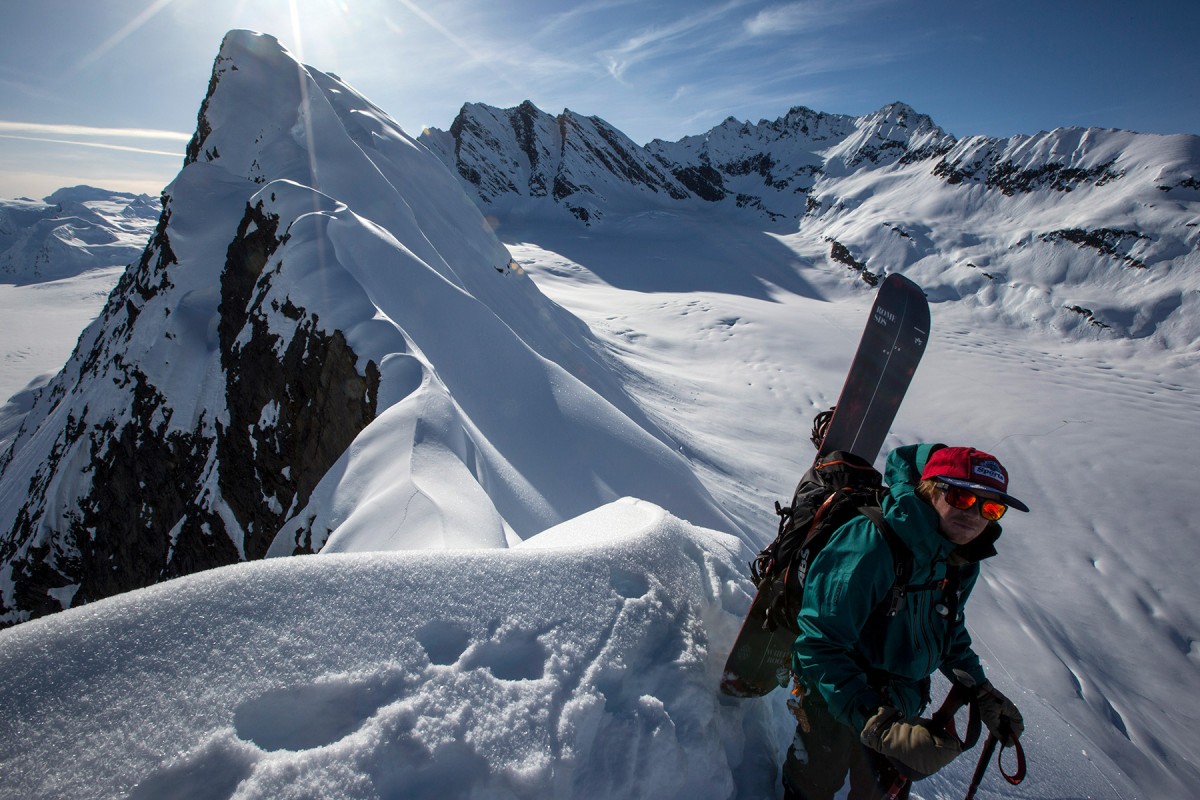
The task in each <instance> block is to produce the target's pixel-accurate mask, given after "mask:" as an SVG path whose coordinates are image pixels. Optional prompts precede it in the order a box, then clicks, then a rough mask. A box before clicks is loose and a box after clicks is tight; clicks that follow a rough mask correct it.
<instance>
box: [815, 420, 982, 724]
mask: <svg viewBox="0 0 1200 800" xmlns="http://www.w3.org/2000/svg"><path fill="white" fill-rule="evenodd" d="M937 447H938V445H933V444H922V445H910V446H907V447H899V448H897V449H895V450H893V451H892V452H891V453H890V454H889V455H888V459H887V466H886V467H885V469H884V480H885V481H886V483H887V484H888V486H889V487H890V488H889V492H888V495H887V496H885V497H884V499H883V513H884V517H885V518H886V519H887V521H888V523H889V524H890V525H891V527H892V528H893V530H895V531H896V533H897V534H899V536H900V538H901V539H902V540H903V541H904V543H905V544H906V545H908V547H909V549H910V550H911V551H912V553H913V568H912V576H911V578H910V579H909V584H910V585H913V586H920V585H923V584H932V583H934V582H938V581H941V580H943V579H944V578H946V576H947V574H948V572H949V570H953V569H957V570H961V572H960V578H959V592H960V594H959V602H958V613H957V614H956V615H955V619H953V620H948V617H947V616H945V615H943V614H940V613H939V611H938V607H939V606H941V607H942V608H943V609H945V608H946V604H945V603H944V601H945V599H946V597H945V593H944V592H943V591H941V590H938V589H927V590H923V591H913V592H910V593H909V594H908V595H907V597H906V598H905V600H904V606H903V608H902V609H901V610H900V612H899V614H897V615H896V616H895V617H892V618H890V619H888V618H884V617H883V616H882V615H880V614H876V613H873V612H875V610H876V608H877V607H878V606H879V604H880V603H881V602H882V601H883V600H884V599H885V598H886V597H887V596H888V594H889V593H890V591H891V588H892V586H893V584H894V582H895V567H894V564H895V561H894V559H893V557H892V551H891V549H890V548H889V547H888V544H887V540H886V539H884V537H883V534H882V533H880V532H879V530H878V529H877V528H876V527H875V525H874V524H873V523H872V522H871V521H870V520H868V519H867V518H866V517H861V516H860V517H857V518H855V519H853V520H851V521H850V522H847V523H846V524H845V525H843V526H842V527H841V528H839V529H838V530H837V531H835V532H834V534H833V536H832V537H831V538H830V540H829V543H828V544H827V545H825V547H824V548H822V549H821V551H820V552H819V553H818V554H817V556H816V557H815V558H814V559H813V562H812V564H811V566H810V567H809V572H808V576H807V580H806V584H805V588H804V602H803V605H802V607H801V610H800V614H799V617H798V622H799V625H800V635H799V636H798V637H797V638H796V644H795V647H794V649H793V652H792V667H793V669H794V671H795V672H796V674H797V675H801V676H802V677H803V680H804V682H805V684H806V685H807V686H808V687H809V689H810V690H812V689H815V690H816V691H818V692H819V693H820V695H821V696H822V697H823V698H824V699H825V702H826V704H827V705H828V706H829V710H830V711H831V712H832V713H833V715H834V717H836V718H837V719H839V720H840V721H841V722H843V723H845V724H847V725H850V726H851V727H852V728H853V729H854V730H856V731H857V730H862V728H863V727H864V726H865V725H866V722H867V719H869V718H870V717H871V716H872V715H874V714H875V712H876V710H877V709H878V708H879V707H880V706H883V705H891V706H895V707H896V708H898V709H899V710H900V711H902V712H903V713H904V714H905V716H907V717H913V716H917V715H919V714H920V713H921V712H922V711H923V710H924V706H925V704H926V703H927V702H928V697H927V691H926V688H925V687H926V686H927V684H926V683H925V679H926V678H928V677H929V676H930V675H932V674H933V673H934V672H935V671H937V670H941V671H942V672H943V673H944V674H946V675H947V676H950V675H951V674H952V672H953V671H954V670H962V671H965V672H966V673H967V674H969V675H970V676H971V677H972V678H974V679H975V680H976V681H977V682H978V683H980V684H982V683H983V681H984V673H983V667H982V666H981V665H980V663H979V657H978V656H976V655H975V652H974V651H973V650H972V649H971V637H970V635H969V634H968V633H967V627H966V623H965V621H964V618H963V614H962V611H963V607H964V605H965V603H966V600H967V597H968V596H969V595H970V593H971V589H972V588H973V587H974V586H975V581H976V580H977V579H978V577H979V563H978V562H979V560H980V559H982V558H987V557H988V556H991V555H995V553H996V551H995V548H994V547H993V546H992V545H993V544H994V543H995V541H996V538H997V537H998V536H999V535H1000V526H999V525H998V524H996V523H992V524H991V525H989V526H988V529H987V530H986V531H984V533H983V534H981V535H980V536H979V537H978V538H977V539H976V540H975V541H973V542H971V543H970V545H968V546H966V547H962V548H959V547H956V546H955V545H954V544H953V543H952V542H950V541H949V540H948V539H945V538H944V537H943V536H942V535H941V534H940V533H938V516H937V512H936V511H934V509H933V507H932V506H930V505H929V504H928V503H926V502H925V501H924V500H922V499H921V498H920V497H918V496H917V495H916V488H917V484H918V483H919V482H920V477H921V472H922V470H923V469H924V467H925V462H926V461H927V460H928V458H929V455H930V453H931V452H932V451H933V450H934V449H936V448H937Z"/></svg>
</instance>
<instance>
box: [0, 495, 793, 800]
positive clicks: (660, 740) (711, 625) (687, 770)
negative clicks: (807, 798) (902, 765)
mask: <svg viewBox="0 0 1200 800" xmlns="http://www.w3.org/2000/svg"><path fill="white" fill-rule="evenodd" d="M746 557H748V553H747V551H746V549H745V546H744V545H743V544H742V543H741V542H740V541H739V540H738V539H736V538H734V537H731V536H728V535H723V534H718V533H716V532H713V531H702V530H699V529H696V528H693V527H691V526H689V525H687V524H685V523H682V522H681V521H679V520H677V519H675V518H672V517H671V516H669V515H667V514H665V512H663V511H662V510H661V509H658V508H656V507H654V506H651V505H649V504H646V503H641V502H635V501H621V502H618V503H615V504H612V505H610V506H607V507H605V508H603V509H600V510H598V511H596V512H594V513H591V514H588V515H585V516H584V517H582V518H580V519H577V520H574V521H572V522H571V523H568V524H566V525H563V526H560V527H558V528H555V529H552V530H549V531H546V532H543V533H540V534H538V535H537V536H534V537H532V538H531V539H530V540H529V541H527V542H526V543H524V544H522V545H521V546H518V547H516V548H513V549H511V550H490V551H488V550H465V551H459V552H454V553H440V554H439V553H433V552H423V553H408V554H400V553H374V554H356V555H339V556H318V557H312V558H295V559H278V560H270V561H267V562H263V563H258V564H252V565H250V564H248V565H240V566H237V567H233V568H228V569H224V570H217V571H211V572H208V573H205V574H203V575H199V576H193V577H190V578H186V579H181V580H179V581H174V582H171V583H169V584H164V585H162V586H159V587H155V588H152V589H149V590H144V591H139V592H133V593H129V594H126V595H123V596H121V597H119V598H114V599H111V600H108V601H104V602H100V603H95V604H92V605H90V606H88V607H86V608H83V609H77V610H74V611H72V612H68V613H65V614H60V615H56V616H55V617H53V618H51V619H47V620H41V621H38V622H34V623H30V624H26V625H22V626H19V627H17V628H14V629H12V630H9V631H5V632H4V633H0V667H2V668H3V670H4V674H5V681H4V682H3V684H0V697H2V698H3V699H2V701H0V702H2V703H3V706H4V708H5V709H6V713H5V714H4V715H3V717H2V718H0V774H3V775H4V776H5V777H4V787H5V793H6V794H11V795H12V796H21V797H28V798H35V797H52V796H58V797H84V796H87V797H91V798H95V800H102V798H117V797H125V796H128V797H132V798H139V800H149V798H168V797H181V796H192V795H195V794H202V795H203V796H209V797H231V796H236V797H239V798H252V797H262V798H279V797H288V796H298V795H307V796H320V797H368V796H371V797H397V796H404V797H408V798H414V800H415V799H417V798H426V797H428V798H434V797H439V798H440V797H446V796H464V797H465V796H468V795H471V796H477V797H516V796H520V797H543V798H551V797H562V798H568V797H589V798H606V797H613V798H617V797H620V798H626V797H664V796H684V795H688V794H690V795H691V796H695V797H722V796H727V795H729V794H730V793H731V792H732V791H733V788H734V780H735V776H736V774H737V773H738V771H739V770H740V769H743V768H745V767H747V766H748V765H749V763H750V762H753V761H754V760H755V759H757V758H758V757H759V756H758V755H757V754H756V752H755V748H757V747H759V746H760V745H761V742H760V741H759V740H758V739H756V738H749V739H748V738H747V737H761V736H762V735H763V733H762V732H761V731H759V732H756V730H755V729H756V727H761V726H764V725H767V723H769V722H770V715H769V713H768V711H767V709H766V708H765V704H762V703H734V702H728V701H723V700H721V699H720V698H719V696H718V695H717V694H716V693H715V692H714V691H713V687H714V686H715V684H716V678H717V674H718V672H719V670H720V669H721V664H722V660H723V655H724V654H723V652H722V651H723V648H724V647H725V646H726V645H727V643H728V642H729V641H731V640H732V636H733V631H734V628H735V626H736V625H737V623H738V621H739V620H740V615H741V612H742V611H743V610H744V609H745V607H746V606H747V604H748V600H749V598H748V597H747V595H746V593H745V591H744V587H743V584H742V581H741V580H740V578H739V568H740V563H741V561H743V560H744V559H745V558H746ZM133 743H136V746H134V744H133ZM65 764H69V765H70V766H69V767H67V768H64V765H65ZM773 782H774V776H773V775H771V774H766V775H763V776H761V778H760V783H761V784H762V786H763V787H764V788H765V787H767V786H770V785H771V784H772V783H773Z"/></svg>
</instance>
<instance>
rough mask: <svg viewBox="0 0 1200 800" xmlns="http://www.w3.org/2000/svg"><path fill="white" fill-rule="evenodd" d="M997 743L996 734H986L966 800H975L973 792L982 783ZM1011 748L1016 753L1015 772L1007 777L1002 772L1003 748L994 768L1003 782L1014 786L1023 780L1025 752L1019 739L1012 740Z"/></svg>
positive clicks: (998, 740) (998, 741)
mask: <svg viewBox="0 0 1200 800" xmlns="http://www.w3.org/2000/svg"><path fill="white" fill-rule="evenodd" d="M999 743H1000V738H999V737H998V736H996V734H994V733H989V734H988V737H987V739H986V740H985V741H984V743H983V752H981V753H980V754H979V763H978V764H976V765H975V774H974V775H972V776H971V786H970V788H968V789H967V797H966V800H975V792H976V791H978V790H979V784H980V782H982V781H983V774H984V773H985V772H987V768H988V762H989V761H991V759H992V753H994V752H995V751H996V745H998V744H999ZM1007 746H1008V745H1006V747H1007ZM1011 746H1012V748H1013V749H1015V750H1016V751H1017V770H1016V772H1014V773H1013V774H1012V775H1009V774H1008V773H1007V772H1005V771H1004V762H1003V760H1002V759H1003V758H1004V748H1000V755H999V756H997V758H996V767H997V768H998V769H999V770H1000V774H1001V775H1003V776H1004V780H1006V781H1008V782H1009V783H1011V784H1012V785H1013V786H1016V785H1017V784H1018V783H1020V782H1021V781H1023V780H1025V750H1024V748H1022V747H1021V741H1020V740H1019V739H1013V743H1012V745H1011Z"/></svg>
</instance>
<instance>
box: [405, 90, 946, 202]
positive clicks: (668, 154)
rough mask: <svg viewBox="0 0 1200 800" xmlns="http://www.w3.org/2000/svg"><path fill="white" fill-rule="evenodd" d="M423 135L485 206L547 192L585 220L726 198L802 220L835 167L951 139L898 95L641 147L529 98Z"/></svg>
mask: <svg viewBox="0 0 1200 800" xmlns="http://www.w3.org/2000/svg"><path fill="white" fill-rule="evenodd" d="M423 139H424V141H425V142H426V143H427V144H428V145H430V147H431V148H432V149H434V150H435V151H437V152H438V153H440V154H441V155H442V157H443V159H445V160H446V162H447V163H448V164H449V165H450V166H452V167H453V168H454V169H456V170H457V171H458V173H459V175H461V176H462V178H463V180H464V181H465V183H466V184H467V185H468V186H469V187H471V189H472V191H473V192H474V193H475V194H476V195H477V196H478V198H479V200H480V202H481V204H482V205H483V206H484V207H485V208H488V209H494V210H500V211H504V210H510V209H512V208H514V207H520V206H519V204H516V203H514V202H513V201H514V199H516V198H528V199H547V201H553V202H554V203H556V204H558V206H560V207H562V208H565V209H566V210H567V211H569V212H570V213H571V214H573V215H574V216H575V217H576V218H577V219H579V220H580V221H581V222H584V223H587V224H590V223H593V222H595V221H597V220H598V219H600V218H602V217H603V216H604V215H605V214H606V213H608V212H610V211H611V210H613V209H617V210H620V209H622V204H623V203H628V202H636V203H638V204H639V207H646V206H660V207H671V206H673V205H676V204H678V203H685V204H690V205H693V206H699V207H702V206H704V205H706V204H724V205H728V206H731V207H733V208H739V209H750V211H751V213H752V214H753V215H755V216H757V217H760V218H765V219H767V220H769V221H780V220H785V219H786V220H792V221H795V220H796V219H797V218H798V217H799V216H800V215H802V214H803V213H804V212H805V210H806V209H807V208H808V203H807V196H808V193H809V192H810V191H811V190H812V188H813V186H814V184H815V183H816V181H817V180H818V179H819V178H820V177H821V176H822V175H824V174H826V172H828V171H830V170H833V171H834V172H837V173H839V174H844V173H845V172H847V171H849V170H852V169H854V168H858V167H861V166H864V165H866V166H880V165H886V164H890V163H893V162H895V161H898V160H900V159H903V158H909V159H923V158H931V157H933V156H934V155H940V154H941V153H943V152H945V151H946V150H948V149H949V148H950V147H951V146H952V145H953V143H954V139H953V137H950V136H948V135H947V134H946V133H944V132H943V131H942V130H941V129H939V128H937V126H936V125H934V124H933V122H932V120H930V119H929V117H927V116H924V115H922V114H918V113H916V112H915V111H913V110H912V109H911V108H908V107H907V106H904V105H903V104H899V103H897V104H893V105H891V106H887V107H885V108H884V109H882V110H880V111H879V112H877V113H875V114H872V115H869V116H866V117H860V118H854V117H848V116H843V115H832V114H822V113H819V112H816V111H812V110H810V109H807V108H794V109H792V110H791V111H789V112H788V113H787V114H786V115H785V116H783V117H781V118H779V119H777V120H774V121H765V120H764V121H760V122H759V123H758V124H756V125H752V124H750V123H748V122H739V121H737V120H735V119H733V118H730V119H727V120H726V121H725V122H723V123H722V124H721V125H718V126H717V127H716V128H713V129H712V130H711V131H709V132H708V133H706V134H702V135H699V136H689V137H685V138H684V139H681V140H679V141H678V142H664V141H662V140H657V139H656V140H654V141H653V142H650V143H649V144H647V145H646V146H645V147H639V146H637V145H635V144H634V143H633V142H632V141H630V140H629V138H628V137H626V136H624V135H623V134H621V133H620V132H619V131H617V130H616V129H615V128H613V127H612V126H611V125H609V124H608V123H606V122H604V121H603V120H601V119H598V118H596V117H581V116H579V115H577V114H573V113H572V112H570V111H564V112H563V113H562V114H561V115H559V116H558V117H557V118H552V117H550V116H549V115H548V114H545V113H544V112H542V111H539V110H538V109H537V108H536V107H535V106H534V105H533V104H532V103H530V102H528V101H526V102H525V103H522V104H521V105H520V106H518V107H517V108H512V109H507V110H501V109H496V108H492V107H490V106H486V105H480V104H468V105H465V106H463V108H462V111H460V112H459V115H458V118H457V119H456V120H455V122H454V124H453V125H452V126H451V128H450V131H449V133H448V134H447V133H443V132H441V131H436V130H434V131H429V132H428V133H427V134H425V136H424V137H423ZM543 205H545V204H543ZM626 207H627V206H626Z"/></svg>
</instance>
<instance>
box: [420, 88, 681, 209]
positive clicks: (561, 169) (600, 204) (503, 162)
mask: <svg viewBox="0 0 1200 800" xmlns="http://www.w3.org/2000/svg"><path fill="white" fill-rule="evenodd" d="M422 138H423V141H424V142H425V143H426V144H427V145H429V146H430V148H431V149H433V150H434V151H435V152H437V153H439V154H440V155H441V156H442V158H443V160H445V161H446V163H447V164H448V165H449V166H451V167H452V168H453V169H454V170H455V171H457V172H458V174H459V175H460V176H461V177H462V179H463V181H464V182H465V183H466V184H467V185H468V186H470V187H471V190H472V191H473V193H475V194H476V195H477V196H478V197H479V199H480V201H481V202H482V203H483V205H484V206H485V207H492V206H496V207H500V206H511V205H512V204H513V201H514V200H518V199H522V198H528V199H535V200H536V199H543V198H549V199H551V200H552V201H553V202H554V203H555V204H557V205H558V206H559V207H561V208H563V209H565V210H567V211H568V212H569V213H571V214H572V215H573V216H574V217H575V218H577V219H578V220H580V221H581V222H584V223H590V222H593V221H595V220H597V219H599V218H600V217H602V216H603V215H604V213H605V210H606V209H607V208H608V207H609V206H610V205H612V204H617V205H619V204H620V202H621V201H625V200H627V199H630V198H632V201H633V202H637V203H643V204H645V203H651V204H653V203H654V202H655V200H656V199H658V198H667V199H670V200H684V199H686V198H688V197H689V194H688V192H687V190H686V189H685V188H684V187H683V186H682V185H681V184H680V183H679V182H678V181H677V180H676V179H674V178H673V177H672V176H671V175H670V174H669V173H668V172H667V171H666V170H665V169H663V166H662V165H661V164H660V163H658V162H657V161H656V160H655V159H653V158H651V157H650V156H649V154H647V153H646V152H645V151H644V150H643V148H640V147H638V146H637V145H636V144H634V143H633V142H632V141H631V140H630V139H629V138H628V137H627V136H625V135H624V134H623V133H621V132H620V131H618V130H617V129H616V128H614V127H612V126H611V125H609V124H608V123H606V122H605V121H604V120H601V119H599V118H597V117H581V116H579V115H578V114H575V113H573V112H571V111H569V110H568V111H564V112H563V113H562V114H559V115H558V116H557V117H553V116H551V115H549V114H547V113H545V112H543V111H541V110H540V109H538V108H537V107H536V106H534V105H533V103H531V102H529V101H525V102H524V103H522V104H521V105H520V106H517V107H516V108H510V109H498V108H493V107H491V106H486V105H481V104H470V103H469V104H467V105H464V106H463V108H462V110H461V111H460V112H459V115H458V117H457V118H456V119H455V120H454V124H453V125H451V126H450V131H449V134H448V135H447V134H445V133H443V132H441V131H436V130H431V131H429V132H427V133H425V134H424V135H423V137H422Z"/></svg>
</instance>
